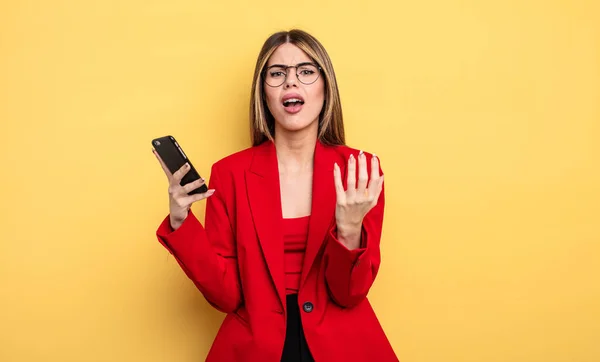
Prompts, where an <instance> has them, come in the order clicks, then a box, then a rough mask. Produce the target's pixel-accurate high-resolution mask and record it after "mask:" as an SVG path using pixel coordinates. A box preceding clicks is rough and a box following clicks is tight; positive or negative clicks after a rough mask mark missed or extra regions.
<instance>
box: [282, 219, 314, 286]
mask: <svg viewBox="0 0 600 362" xmlns="http://www.w3.org/2000/svg"><path fill="white" fill-rule="evenodd" d="M309 221H310V216H303V217H297V218H291V219H283V230H284V232H283V249H284V252H285V253H284V264H283V265H284V267H285V292H286V294H296V293H298V289H299V288H300V276H301V275H302V263H303V262H304V251H305V250H306V241H307V239H308V223H309Z"/></svg>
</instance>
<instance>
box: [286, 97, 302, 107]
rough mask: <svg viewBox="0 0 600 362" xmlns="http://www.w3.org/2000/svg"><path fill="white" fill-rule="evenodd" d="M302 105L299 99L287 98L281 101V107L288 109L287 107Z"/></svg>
mask: <svg viewBox="0 0 600 362" xmlns="http://www.w3.org/2000/svg"><path fill="white" fill-rule="evenodd" d="M303 104H304V101H303V100H302V99H300V98H289V99H286V100H284V101H283V106H284V107H286V108H288V107H294V106H301V105H303Z"/></svg>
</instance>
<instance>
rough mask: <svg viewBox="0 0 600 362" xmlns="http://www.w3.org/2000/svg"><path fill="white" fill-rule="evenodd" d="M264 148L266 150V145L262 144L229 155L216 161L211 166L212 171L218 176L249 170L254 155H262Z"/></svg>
mask: <svg viewBox="0 0 600 362" xmlns="http://www.w3.org/2000/svg"><path fill="white" fill-rule="evenodd" d="M266 148H268V145H267V144H265V143H263V144H260V145H258V146H251V147H247V148H244V149H242V150H239V151H237V152H234V153H232V154H229V155H227V156H225V157H223V158H221V159H219V160H217V161H216V162H215V163H214V164H213V166H212V171H213V172H217V173H219V174H227V173H229V174H236V173H238V172H243V171H245V170H247V169H249V168H250V166H251V164H252V160H253V159H254V157H255V155H256V154H259V153H264V152H265V149H266Z"/></svg>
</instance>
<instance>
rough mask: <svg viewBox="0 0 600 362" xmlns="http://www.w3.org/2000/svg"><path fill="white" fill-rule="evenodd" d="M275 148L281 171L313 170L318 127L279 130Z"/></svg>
mask: <svg viewBox="0 0 600 362" xmlns="http://www.w3.org/2000/svg"><path fill="white" fill-rule="evenodd" d="M275 134H276V136H275V148H276V150H277V161H278V164H279V170H280V172H286V173H288V172H294V173H295V172H302V171H306V170H312V168H313V161H314V154H315V145H316V142H317V132H316V129H315V130H313V129H311V128H309V129H306V130H303V131H299V132H298V131H297V132H277V131H276V133H275Z"/></svg>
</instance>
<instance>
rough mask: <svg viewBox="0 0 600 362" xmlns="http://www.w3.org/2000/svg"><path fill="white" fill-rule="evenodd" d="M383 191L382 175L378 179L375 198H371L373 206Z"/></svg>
mask: <svg viewBox="0 0 600 362" xmlns="http://www.w3.org/2000/svg"><path fill="white" fill-rule="evenodd" d="M382 190H383V175H381V176H380V177H379V181H378V184H377V191H376V192H375V197H374V198H373V206H375V205H377V202H378V201H379V196H380V195H381V191H382Z"/></svg>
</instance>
